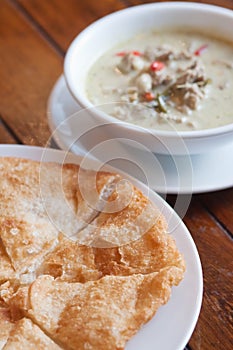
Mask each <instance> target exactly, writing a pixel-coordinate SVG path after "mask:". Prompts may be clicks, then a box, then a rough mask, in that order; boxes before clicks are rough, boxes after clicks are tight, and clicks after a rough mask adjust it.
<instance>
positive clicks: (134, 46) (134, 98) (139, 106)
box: [86, 31, 233, 130]
mask: <svg viewBox="0 0 233 350" xmlns="http://www.w3.org/2000/svg"><path fill="white" fill-rule="evenodd" d="M86 93H87V96H88V98H89V99H90V101H91V102H92V103H93V104H94V105H100V107H99V108H101V109H102V110H104V111H105V112H107V113H108V114H110V115H112V116H114V117H116V118H118V119H120V120H124V121H127V122H130V123H134V124H137V125H141V126H143V127H146V128H154V129H160V130H169V129H174V128H175V129H176V130H199V129H206V128H214V127H217V126H220V125H225V124H229V123H233V45H232V44H230V43H228V42H226V41H223V40H220V39H216V38H212V37H210V36H208V35H203V34H199V33H195V32H183V31H167V32H162V33H156V32H150V33H143V34H140V35H137V36H136V37H134V38H132V39H131V40H129V41H128V42H125V43H122V44H120V45H118V46H117V47H114V48H112V49H111V50H110V51H108V52H106V53H105V54H104V55H103V56H102V57H101V58H99V59H98V60H97V61H96V62H95V64H94V65H93V66H92V67H91V69H90V72H89V75H88V78H87V81H86ZM112 102H120V103H117V104H112Z"/></svg>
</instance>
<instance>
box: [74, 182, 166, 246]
mask: <svg viewBox="0 0 233 350" xmlns="http://www.w3.org/2000/svg"><path fill="white" fill-rule="evenodd" d="M160 217H161V213H160V211H158V209H157V208H156V207H155V206H154V205H153V204H152V203H151V202H150V201H149V199H148V198H147V197H145V196H144V195H143V194H142V192H141V191H139V190H138V189H137V188H135V187H134V186H133V185H132V184H130V183H129V182H128V181H122V182H119V183H118V186H117V188H116V190H115V191H114V192H113V193H112V195H111V196H110V197H109V200H108V203H107V204H106V207H105V208H104V209H103V211H102V212H101V213H100V214H99V215H98V216H97V217H96V219H95V220H94V221H93V222H92V223H91V225H88V226H87V227H86V228H85V229H84V230H82V231H80V232H79V233H78V235H77V241H78V242H79V243H82V244H86V245H89V246H94V247H100V248H102V247H104V248H108V247H119V246H122V245H124V244H127V243H130V242H133V241H135V240H138V239H140V238H141V237H142V236H143V235H144V234H145V233H146V232H147V231H148V230H149V229H150V228H151V227H152V226H153V225H154V224H156V222H157V221H159V220H160Z"/></svg>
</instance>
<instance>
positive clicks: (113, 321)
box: [15, 267, 183, 350]
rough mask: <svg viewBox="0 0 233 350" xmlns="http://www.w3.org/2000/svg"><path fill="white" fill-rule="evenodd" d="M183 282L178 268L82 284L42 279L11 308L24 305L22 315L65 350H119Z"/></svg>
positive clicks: (18, 298)
mask: <svg viewBox="0 0 233 350" xmlns="http://www.w3.org/2000/svg"><path fill="white" fill-rule="evenodd" d="M182 278H183V271H182V270H181V269H179V268H177V267H169V268H166V269H162V270H160V272H154V273H151V274H147V275H142V274H136V275H132V276H127V277H123V276H105V277H103V278H101V279H99V280H97V281H91V282H86V283H66V282H58V281H55V280H54V279H53V278H52V277H50V276H41V277H39V278H38V279H37V280H36V281H35V282H34V283H33V284H32V286H31V287H30V288H29V289H28V292H27V293H26V291H24V293H21V294H18V295H17V294H16V295H15V304H17V305H20V304H21V305H24V307H25V305H26V306H27V309H26V310H25V309H24V314H26V315H28V316H29V317H31V318H32V319H33V320H34V322H36V323H37V324H38V325H39V326H40V327H41V328H42V329H44V330H45V331H46V333H47V334H49V335H50V336H51V337H52V339H55V340H56V341H57V342H59V344H63V345H64V346H65V347H67V348H68V349H80V350H81V349H85V348H88V349H90V350H92V349H93V350H94V349H98V350H102V349H103V350H112V349H119V350H120V349H123V348H124V346H125V344H126V342H127V341H128V340H129V339H130V338H131V337H132V336H133V335H134V334H135V333H136V332H137V331H138V329H140V327H141V326H142V325H143V324H144V323H146V322H147V321H149V320H150V319H151V318H152V317H153V315H154V314H155V312H156V311H157V309H158V308H159V307H160V306H161V305H163V304H165V303H166V302H167V301H168V299H169V297H170V293H171V286H172V285H174V284H178V283H179V281H180V280H181V279H182ZM22 298H23V299H24V302H22V301H20V299H22Z"/></svg>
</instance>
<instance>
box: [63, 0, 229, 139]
mask: <svg viewBox="0 0 233 350" xmlns="http://www.w3.org/2000/svg"><path fill="white" fill-rule="evenodd" d="M160 8H161V9H163V8H167V9H168V10H169V11H173V10H174V9H187V10H191V9H195V10H197V11H198V10H200V11H202V12H203V11H204V12H206V13H208V14H209V15H211V14H215V15H219V16H227V17H230V18H232V20H233V11H231V10H230V9H227V8H224V7H221V6H216V5H212V4H205V3H196V2H188V3H187V2H182V1H175V2H170V1H165V2H160V3H147V4H140V5H136V6H132V7H128V8H124V9H121V10H118V11H115V12H113V13H110V14H108V15H106V16H104V17H102V18H100V19H98V20H96V21H95V22H93V23H91V24H90V25H89V26H87V27H86V28H84V29H83V30H82V31H81V32H80V33H79V34H78V35H77V36H76V37H75V38H74V39H73V41H72V42H71V44H70V46H69V47H68V50H67V52H66V55H65V59H64V77H65V81H66V85H67V87H68V90H69V91H70V93H71V95H72V96H73V97H74V99H75V100H76V101H77V102H78V103H79V104H80V106H81V107H83V108H85V109H87V110H88V112H89V113H91V114H94V115H97V116H98V117H99V118H101V119H103V121H104V123H110V124H117V125H120V126H121V127H125V128H127V129H130V130H133V131H136V132H138V133H144V132H145V131H149V132H150V133H151V134H153V135H157V136H159V137H161V138H163V137H166V138H171V139H172V138H174V137H177V136H178V137H182V138H183V139H190V138H192V139H198V138H200V139H201V138H203V137H208V136H220V135H224V134H229V133H231V132H232V131H233V122H232V123H230V124H226V125H222V126H218V127H214V128H209V129H200V130H191V131H186V130H184V131H177V130H175V131H170V130H157V129H153V128H145V127H142V126H140V125H137V124H133V123H130V122H127V121H122V120H119V119H117V118H115V117H113V116H110V115H109V114H107V113H105V112H103V111H101V110H99V109H97V107H98V106H95V105H93V104H92V103H91V102H90V100H89V99H88V98H87V97H86V96H85V94H82V93H78V92H77V91H76V89H75V88H74V86H73V81H72V79H71V78H70V77H71V75H72V69H71V67H72V65H71V64H70V61H71V59H72V57H73V55H74V53H75V49H76V47H77V45H78V44H79V43H80V42H81V43H82V41H83V40H84V39H85V37H88V35H89V33H90V32H93V31H94V29H95V28H96V27H98V26H99V25H102V23H106V22H111V19H112V18H113V17H114V18H117V17H121V16H122V15H128V13H133V12H139V11H141V10H144V9H160ZM116 103H117V102H116Z"/></svg>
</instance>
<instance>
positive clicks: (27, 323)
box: [3, 318, 61, 350]
mask: <svg viewBox="0 0 233 350" xmlns="http://www.w3.org/2000/svg"><path fill="white" fill-rule="evenodd" d="M34 349H36V350H45V349H49V350H61V348H60V347H59V346H58V345H57V344H56V343H54V342H53V341H52V340H51V339H50V338H49V337H47V335H46V334H45V333H44V332H43V331H42V330H41V329H40V328H39V327H38V326H37V325H35V324H33V323H32V321H31V320H29V319H27V318H22V319H21V320H20V321H18V322H16V324H15V325H14V327H13V329H12V330H11V332H10V335H9V338H8V340H7V343H6V345H5V346H4V347H3V350H34Z"/></svg>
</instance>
